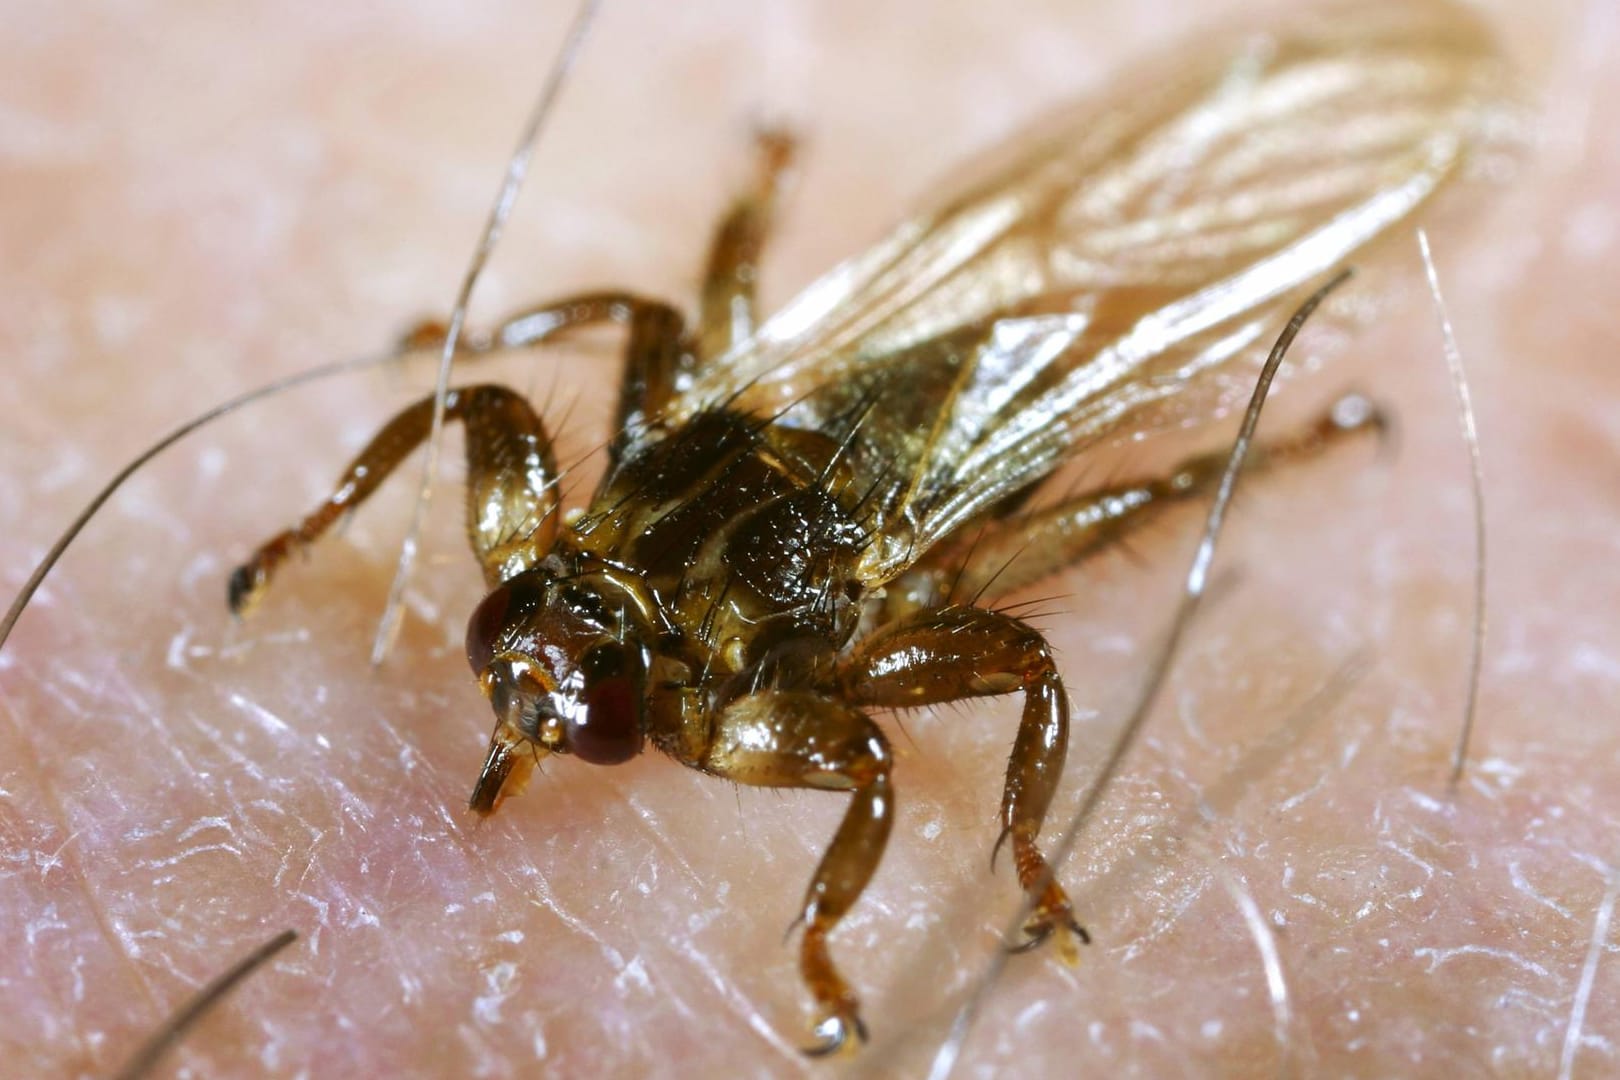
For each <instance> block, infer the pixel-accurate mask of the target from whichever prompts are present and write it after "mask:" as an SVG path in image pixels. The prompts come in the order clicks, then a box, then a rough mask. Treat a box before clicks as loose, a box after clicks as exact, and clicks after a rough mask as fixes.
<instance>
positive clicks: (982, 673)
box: [838, 606, 1090, 962]
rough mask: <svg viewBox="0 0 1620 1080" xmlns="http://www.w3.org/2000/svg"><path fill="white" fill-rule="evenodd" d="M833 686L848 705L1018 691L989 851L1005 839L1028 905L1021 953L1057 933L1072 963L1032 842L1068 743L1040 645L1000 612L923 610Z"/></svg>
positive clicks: (1070, 922) (845, 666)
mask: <svg viewBox="0 0 1620 1080" xmlns="http://www.w3.org/2000/svg"><path fill="white" fill-rule="evenodd" d="M838 684H839V686H840V687H841V688H842V689H843V691H844V694H845V696H846V698H847V699H848V700H849V701H851V702H853V703H855V704H859V705H875V706H881V707H885V708H908V707H911V706H918V705H934V704H938V703H940V702H946V701H955V700H957V699H959V698H966V697H980V696H984V695H991V694H1010V693H1014V692H1022V693H1023V695H1024V715H1023V719H1022V721H1021V722H1020V723H1019V725H1018V735H1017V738H1016V739H1015V740H1014V742H1013V751H1012V756H1011V757H1010V758H1009V759H1008V761H1007V781H1006V786H1005V787H1004V788H1003V790H1002V797H1001V826H1002V829H1001V836H1000V837H999V838H998V839H997V840H996V850H997V851H999V850H1000V849H1001V844H1002V842H1003V841H1005V840H1006V839H1007V838H1008V837H1009V836H1010V837H1011V838H1012V847H1013V862H1014V865H1015V866H1016V868H1017V871H1018V882H1019V884H1020V885H1021V886H1023V888H1024V890H1025V892H1027V893H1030V895H1031V898H1032V900H1033V901H1034V907H1033V913H1032V914H1031V916H1030V919H1029V922H1028V923H1027V924H1026V925H1025V927H1024V931H1025V933H1026V934H1027V935H1028V936H1029V941H1028V943H1027V945H1026V946H1025V947H1033V946H1034V945H1036V944H1038V943H1039V942H1041V941H1042V940H1044V939H1045V938H1046V937H1048V936H1049V935H1051V933H1052V932H1053V931H1054V930H1056V931H1059V932H1060V935H1061V936H1060V939H1059V943H1058V944H1059V949H1060V953H1061V955H1062V957H1063V959H1064V960H1066V961H1071V962H1072V961H1073V959H1074V958H1075V956H1076V950H1075V946H1074V942H1073V941H1072V940H1071V938H1070V935H1072V936H1073V937H1077V938H1079V939H1080V941H1082V942H1089V941H1090V938H1089V936H1088V935H1087V934H1086V931H1085V930H1084V929H1083V928H1082V927H1081V926H1080V925H1079V923H1077V922H1076V921H1075V919H1074V914H1073V911H1072V909H1071V908H1070V906H1069V898H1068V896H1067V895H1066V894H1065V893H1064V891H1063V889H1062V887H1061V886H1059V885H1058V884H1057V882H1056V881H1054V880H1052V875H1050V874H1048V873H1047V870H1046V858H1045V856H1043V855H1042V854H1041V851H1040V848H1039V847H1038V846H1037V845H1036V843H1035V840H1036V837H1037V836H1038V835H1039V834H1040V831H1041V823H1042V822H1043V821H1044V820H1045V819H1046V811H1047V808H1048V807H1049V806H1050V805H1051V803H1052V796H1053V794H1054V793H1055V792H1056V791H1057V786H1058V781H1059V780H1060V779H1061V778H1062V775H1063V759H1064V756H1065V755H1066V753H1067V751H1068V745H1069V698H1068V695H1067V694H1066V693H1065V692H1064V690H1063V681H1062V679H1060V678H1059V677H1058V673H1057V668H1056V666H1055V665H1054V664H1053V662H1052V651H1051V648H1050V647H1049V646H1048V645H1047V643H1046V639H1045V638H1043V637H1042V636H1041V635H1040V634H1039V633H1038V632H1037V631H1035V630H1034V629H1032V628H1031V627H1029V626H1028V625H1026V624H1024V623H1022V622H1020V621H1018V620H1017V619H1014V618H1012V617H1011V616H1009V615H1003V614H1001V613H1000V612H996V611H987V610H985V609H983V608H974V607H964V606H951V607H941V608H930V609H927V610H924V611H918V612H915V613H913V614H912V615H910V616H908V617H906V618H904V619H901V620H900V621H898V622H894V623H890V624H888V625H886V626H883V627H881V628H879V629H878V630H877V631H876V632H874V633H873V634H872V635H870V636H869V637H867V638H866V639H865V640H864V641H862V642H860V643H859V644H858V645H857V646H856V647H855V650H854V652H852V653H851V654H850V655H849V656H848V657H847V658H845V660H844V661H843V662H842V663H841V664H840V665H839V670H838ZM1043 883H1044V884H1043ZM1036 890H1039V892H1038V894H1037V892H1036Z"/></svg>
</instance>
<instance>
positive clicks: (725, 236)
mask: <svg viewBox="0 0 1620 1080" xmlns="http://www.w3.org/2000/svg"><path fill="white" fill-rule="evenodd" d="M755 141H756V146H757V153H758V155H759V156H758V166H757V168H758V172H757V173H756V179H755V181H754V186H753V187H752V188H751V189H749V190H748V191H747V192H745V193H744V194H743V195H742V196H741V197H740V198H738V199H737V201H736V202H735V203H733V204H732V206H731V209H730V210H729V211H728V212H727V213H726V216H725V217H724V218H722V219H721V221H720V227H719V228H718V229H716V230H715V234H714V239H713V241H711V242H710V246H709V263H708V267H707V268H706V270H705V271H704V275H703V297H702V304H701V309H700V310H701V312H702V318H701V320H700V322H699V329H698V348H697V352H698V355H699V357H701V358H702V359H704V360H712V359H713V358H715V357H717V356H720V355H722V354H723V353H725V352H726V351H727V350H729V349H730V348H731V347H732V346H733V345H735V344H737V343H738V342H739V341H743V340H746V339H747V338H748V337H750V336H751V335H752V334H753V332H754V328H755V326H756V325H758V319H757V317H756V307H755V302H754V294H755V290H756V288H757V286H758V283H759V258H760V252H761V250H762V249H763V248H764V246H765V238H766V236H767V234H768V233H769V232H770V227H771V219H772V218H773V217H774V216H775V211H776V198H777V194H778V193H779V191H780V190H781V186H782V177H783V175H784V174H785V173H786V172H787V170H788V168H789V167H790V166H791V165H792V163H793V152H794V147H795V142H794V139H793V136H791V135H788V134H787V133H785V132H782V131H777V130H770V129H767V130H764V131H761V132H760V133H759V134H758V136H757V137H756V140H755Z"/></svg>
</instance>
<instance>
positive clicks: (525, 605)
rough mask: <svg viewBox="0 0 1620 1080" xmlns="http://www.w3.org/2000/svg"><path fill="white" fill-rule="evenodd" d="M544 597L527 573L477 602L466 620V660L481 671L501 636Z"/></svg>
mask: <svg viewBox="0 0 1620 1080" xmlns="http://www.w3.org/2000/svg"><path fill="white" fill-rule="evenodd" d="M544 599H545V589H544V587H543V586H542V585H541V583H539V582H537V581H534V580H532V579H530V578H528V577H527V576H519V577H515V578H513V579H512V580H511V581H508V582H506V583H504V584H502V585H500V586H498V587H497V588H496V589H495V590H494V591H493V592H491V593H490V594H489V595H488V596H486V597H484V598H483V599H482V600H480V601H479V602H478V606H477V607H476V608H474V609H473V613H472V618H470V619H468V620H467V663H469V664H471V665H472V669H473V673H474V674H477V675H481V674H483V671H484V669H485V668H487V667H489V662H490V661H491V660H493V659H494V658H495V654H496V653H497V652H499V651H501V650H500V644H501V639H502V636H503V635H504V634H505V633H506V631H507V630H508V629H510V628H512V627H516V626H521V625H522V623H523V621H524V620H525V619H527V618H528V617H529V615H530V614H531V613H533V612H534V611H535V609H537V608H538V607H539V606H540V604H541V603H542V602H543V601H544Z"/></svg>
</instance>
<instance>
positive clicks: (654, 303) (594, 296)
mask: <svg viewBox="0 0 1620 1080" xmlns="http://www.w3.org/2000/svg"><path fill="white" fill-rule="evenodd" d="M603 323H611V324H613V325H615V326H622V327H624V328H625V329H626V330H627V331H628V340H627V341H626V342H625V350H624V354H625V365H624V378H623V379H622V381H621V382H620V384H619V403H618V408H617V410H616V411H615V414H614V417H615V426H614V430H615V431H616V432H618V433H619V434H618V437H617V438H616V439H615V440H614V442H613V445H612V446H611V447H610V454H611V459H612V461H614V462H616V461H618V459H619V456H620V455H621V454H622V453H623V450H624V447H625V445H626V444H627V443H628V440H629V439H630V438H631V437H632V436H633V433H634V431H635V430H636V429H638V428H640V427H641V426H643V425H645V424H646V423H647V421H648V420H649V419H651V418H653V417H655V416H656V415H657V414H658V413H659V411H661V410H662V409H663V408H664V406H665V405H666V404H667V403H668V402H669V399H670V397H671V396H673V395H674V393H675V391H676V389H677V384H678V382H679V381H680V378H681V376H682V375H683V374H685V373H686V372H688V371H690V370H691V367H692V348H691V343H690V342H689V341H688V340H687V338H686V320H685V319H684V318H682V316H681V313H680V312H679V311H676V310H675V309H674V308H673V307H671V306H670V305H668V304H666V303H664V302H663V301H660V300H649V299H647V298H645V297H641V296H637V295H635V294H634V293H628V292H622V291H618V290H606V291H601V292H588V293H580V294H578V295H576V296H570V297H567V298H565V299H562V300H555V301H551V302H550V303H546V304H542V305H540V306H539V307H534V308H528V309H525V310H523V311H518V312H515V313H513V314H511V315H509V316H507V317H506V318H505V319H503V320H502V321H501V323H500V324H499V325H498V326H496V328H495V331H494V333H492V334H489V335H487V336H485V335H479V336H476V337H472V338H470V339H469V341H468V345H467V348H468V350H469V351H470V352H473V353H484V352H491V351H494V350H497V349H526V348H530V347H532V346H535V345H539V344H542V343H544V342H547V341H550V340H551V339H553V338H555V337H557V336H558V335H560V334H565V333H567V332H568V331H571V330H577V329H581V328H583V327H587V326H597V325H601V324H603ZM445 332H446V327H445V326H444V324H443V323H438V322H433V321H431V320H430V321H427V322H423V323H421V324H419V325H417V326H416V327H414V328H412V329H411V330H409V331H407V332H406V333H405V335H404V336H403V338H402V341H403V343H404V344H405V345H406V347H408V348H424V349H425V348H433V347H435V346H437V345H439V344H442V343H443V341H444V334H445Z"/></svg>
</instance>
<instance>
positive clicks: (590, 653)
mask: <svg viewBox="0 0 1620 1080" xmlns="http://www.w3.org/2000/svg"><path fill="white" fill-rule="evenodd" d="M579 670H580V674H581V675H583V676H584V678H585V692H584V693H583V694H582V695H580V701H581V704H583V705H584V706H585V707H584V708H583V709H581V710H579V712H578V713H577V714H575V716H574V717H573V718H572V719H570V720H569V721H568V730H567V740H568V749H569V750H570V751H571V752H572V753H573V754H574V755H575V756H576V757H578V758H579V759H580V760H581V761H589V762H590V763H592V764H593V765H618V764H621V763H622V762H626V761H629V760H630V759H631V758H633V757H635V756H636V755H637V754H639V753H641V744H642V740H643V738H644V732H643V728H642V717H641V707H642V685H643V682H644V681H645V669H644V668H643V666H642V661H641V653H640V652H639V651H637V650H634V649H628V648H625V647H624V646H623V645H619V644H614V643H608V644H605V645H597V646H594V647H593V648H591V649H589V650H587V651H586V653H585V655H584V656H582V657H580V661H579Z"/></svg>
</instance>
